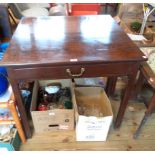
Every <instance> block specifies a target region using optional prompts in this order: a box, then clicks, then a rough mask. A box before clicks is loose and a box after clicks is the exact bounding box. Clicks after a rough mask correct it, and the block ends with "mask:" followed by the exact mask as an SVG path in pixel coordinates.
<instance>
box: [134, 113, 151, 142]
mask: <svg viewBox="0 0 155 155" xmlns="http://www.w3.org/2000/svg"><path fill="white" fill-rule="evenodd" d="M148 117H149V116H148V115H146V114H145V115H144V117H143V119H142V121H141V123H140V125H139V127H138V129H137V130H136V132H135V133H134V136H133V137H134V139H137V138H138V136H139V134H140V132H141V130H142V127H143V126H144V124H145V123H146V121H147V119H148Z"/></svg>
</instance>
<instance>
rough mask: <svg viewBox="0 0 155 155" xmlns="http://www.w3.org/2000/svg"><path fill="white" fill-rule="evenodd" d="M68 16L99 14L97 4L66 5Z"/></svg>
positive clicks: (98, 5)
mask: <svg viewBox="0 0 155 155" xmlns="http://www.w3.org/2000/svg"><path fill="white" fill-rule="evenodd" d="M67 9H68V15H70V16H80V15H97V14H99V13H100V9H101V8H100V4H99V3H69V4H67Z"/></svg>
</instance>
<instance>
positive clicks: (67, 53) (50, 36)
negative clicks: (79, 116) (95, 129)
mask: <svg viewBox="0 0 155 155" xmlns="http://www.w3.org/2000/svg"><path fill="white" fill-rule="evenodd" d="M145 60H146V57H145V56H144V54H143V53H142V52H141V51H140V50H139V49H138V47H137V46H136V45H135V44H134V43H133V42H132V41H131V40H130V39H129V38H128V36H127V35H126V34H125V32H124V31H123V30H122V29H121V28H120V26H119V25H118V24H117V23H116V22H115V21H114V20H113V18H112V17H111V16H110V15H92V16H79V17H77V16H76V17H68V16H65V17H63V16H58V17H56V16H53V17H39V18H23V19H22V20H21V21H20V23H19V25H18V27H17V29H16V31H15V33H14V35H13V37H12V40H11V42H10V46H9V48H8V50H7V52H6V54H5V55H4V58H3V60H2V61H1V62H0V63H1V65H2V66H6V67H7V70H8V75H9V80H10V83H11V84H12V88H13V91H14V95H15V97H16V99H17V102H18V104H17V105H18V108H19V111H20V114H21V119H22V124H23V127H24V130H25V133H26V136H27V138H30V137H31V136H32V133H31V130H30V126H29V123H28V120H27V116H26V113H25V107H24V105H23V101H22V98H21V94H20V90H19V87H18V83H19V82H20V80H29V79H30V80H34V79H66V78H67V79H69V78H76V77H101V76H107V77H111V76H112V77H115V76H116V77H117V76H127V77H128V79H129V80H128V84H127V87H126V90H125V92H124V94H123V97H122V100H121V104H120V107H119V111H118V114H117V118H116V120H115V128H118V127H120V125H121V122H122V119H123V115H124V112H125V109H126V106H127V104H128V99H129V97H130V92H131V91H132V88H133V85H134V82H135V78H136V75H137V71H138V68H139V65H140V63H141V62H142V61H145ZM107 90H108V88H107Z"/></svg>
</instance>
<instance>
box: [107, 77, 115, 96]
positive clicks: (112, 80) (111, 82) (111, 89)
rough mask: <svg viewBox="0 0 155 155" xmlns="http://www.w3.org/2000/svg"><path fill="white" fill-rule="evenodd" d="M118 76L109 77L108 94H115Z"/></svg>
mask: <svg viewBox="0 0 155 155" xmlns="http://www.w3.org/2000/svg"><path fill="white" fill-rule="evenodd" d="M116 82H117V77H108V79H107V84H106V89H105V91H106V94H107V96H113V95H114V92H115V87H116Z"/></svg>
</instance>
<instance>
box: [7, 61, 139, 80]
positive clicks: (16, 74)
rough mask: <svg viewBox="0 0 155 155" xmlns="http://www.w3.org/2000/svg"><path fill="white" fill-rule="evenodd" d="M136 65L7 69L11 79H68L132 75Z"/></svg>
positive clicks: (118, 64) (116, 64) (114, 64)
mask: <svg viewBox="0 0 155 155" xmlns="http://www.w3.org/2000/svg"><path fill="white" fill-rule="evenodd" d="M137 68H138V63H113V64H112V63H111V64H95V65H92V64H90V65H72V66H55V67H34V68H33V67H32V68H14V69H11V68H10V69H8V74H9V75H10V78H12V79H66V78H67V79H68V78H76V77H81V78H82V77H100V76H116V75H117V76H119V75H129V74H132V72H133V71H135V69H137Z"/></svg>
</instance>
